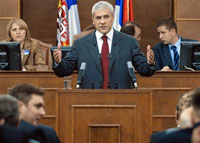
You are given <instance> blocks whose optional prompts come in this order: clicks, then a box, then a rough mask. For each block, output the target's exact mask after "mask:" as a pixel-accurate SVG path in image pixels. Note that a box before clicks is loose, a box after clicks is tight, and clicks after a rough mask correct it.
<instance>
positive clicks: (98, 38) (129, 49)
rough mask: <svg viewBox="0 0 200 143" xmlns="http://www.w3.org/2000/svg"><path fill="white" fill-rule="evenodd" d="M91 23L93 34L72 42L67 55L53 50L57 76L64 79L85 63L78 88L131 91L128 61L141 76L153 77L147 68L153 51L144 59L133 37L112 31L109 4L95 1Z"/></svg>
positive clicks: (111, 12) (112, 17)
mask: <svg viewBox="0 0 200 143" xmlns="http://www.w3.org/2000/svg"><path fill="white" fill-rule="evenodd" d="M92 21H93V24H94V26H95V28H96V31H95V32H94V33H92V34H89V35H87V36H85V37H83V38H80V39H78V40H75V41H74V44H73V46H72V50H71V52H68V54H67V55H66V56H65V57H64V58H63V59H61V57H62V53H61V50H60V47H58V49H56V50H54V54H53V57H54V60H55V62H56V63H57V65H56V66H55V67H54V72H55V73H56V75H57V76H60V77H63V76H68V75H70V74H72V73H73V71H74V70H75V69H78V70H79V69H80V66H81V63H82V62H86V64H87V66H86V69H85V74H84V77H83V79H82V88H95V89H98V88H112V89H113V88H120V89H125V88H131V77H130V75H129V71H128V68H127V61H131V62H132V63H133V65H134V67H135V69H136V70H137V72H139V73H140V74H141V75H143V76H151V75H153V74H154V71H155V70H154V68H153V67H150V65H153V64H154V54H153V51H152V50H150V49H149V50H148V53H149V54H147V59H146V57H145V56H144V54H143V53H142V51H141V50H140V48H139V45H138V43H137V41H136V40H135V39H134V38H131V37H130V36H128V35H125V34H122V33H121V32H118V31H115V30H114V29H113V28H112V25H113V21H114V10H113V6H112V5H111V4H110V3H108V2H105V1H99V2H97V3H96V4H95V5H94V6H93V8H92ZM102 37H103V39H104V40H103V39H102ZM104 41H105V42H104ZM109 53H110V54H109ZM147 61H148V62H147Z"/></svg>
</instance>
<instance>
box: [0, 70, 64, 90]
mask: <svg viewBox="0 0 200 143" xmlns="http://www.w3.org/2000/svg"><path fill="white" fill-rule="evenodd" d="M20 83H31V84H34V85H37V86H39V87H41V88H64V79H63V78H59V77H57V76H56V75H55V74H54V73H53V72H52V71H47V72H28V71H26V72H22V71H0V94H6V93H7V92H8V89H9V88H11V87H13V86H14V85H16V84H20Z"/></svg>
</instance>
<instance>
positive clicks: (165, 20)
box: [156, 18, 177, 32]
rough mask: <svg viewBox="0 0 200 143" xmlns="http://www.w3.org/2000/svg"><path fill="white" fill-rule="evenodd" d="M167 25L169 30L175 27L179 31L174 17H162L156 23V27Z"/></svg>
mask: <svg viewBox="0 0 200 143" xmlns="http://www.w3.org/2000/svg"><path fill="white" fill-rule="evenodd" d="M160 26H166V28H167V30H172V29H175V31H176V32H177V25H176V22H175V21H174V20H173V19H172V18H163V19H160V20H159V21H158V23H157V25H156V27H160Z"/></svg>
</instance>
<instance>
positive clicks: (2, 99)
mask: <svg viewBox="0 0 200 143" xmlns="http://www.w3.org/2000/svg"><path fill="white" fill-rule="evenodd" d="M0 121H1V124H2V125H3V124H4V123H5V124H10V125H12V126H17V125H19V109H18V100H17V99H16V98H14V97H12V96H10V95H1V96H0Z"/></svg>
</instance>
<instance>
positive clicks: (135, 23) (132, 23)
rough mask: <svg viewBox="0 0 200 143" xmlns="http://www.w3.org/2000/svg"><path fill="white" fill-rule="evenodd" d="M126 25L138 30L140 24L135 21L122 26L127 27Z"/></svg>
mask: <svg viewBox="0 0 200 143" xmlns="http://www.w3.org/2000/svg"><path fill="white" fill-rule="evenodd" d="M128 25H132V26H134V28H135V27H139V28H140V24H139V23H138V22H136V21H127V22H125V23H124V24H123V26H128Z"/></svg>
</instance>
